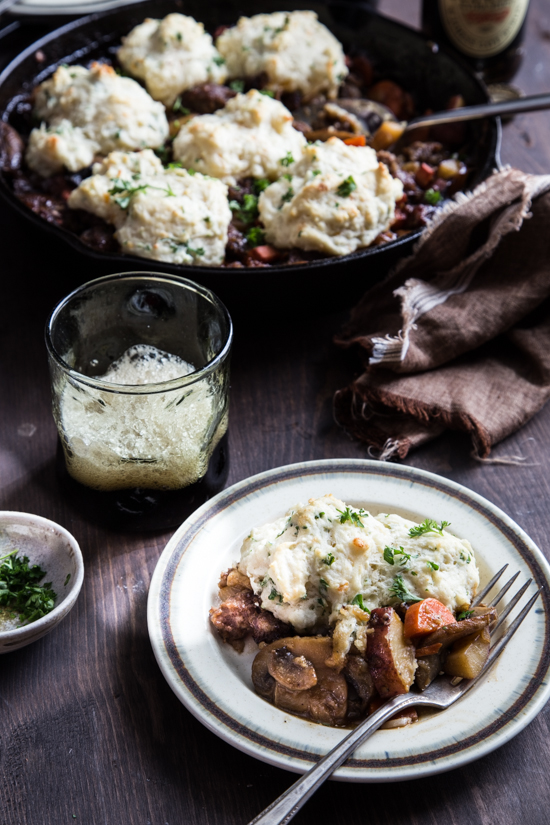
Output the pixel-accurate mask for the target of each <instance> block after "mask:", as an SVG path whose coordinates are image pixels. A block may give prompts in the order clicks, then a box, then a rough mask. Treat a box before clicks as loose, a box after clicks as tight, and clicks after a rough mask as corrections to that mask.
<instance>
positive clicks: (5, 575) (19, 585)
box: [0, 549, 68, 624]
mask: <svg viewBox="0 0 550 825" xmlns="http://www.w3.org/2000/svg"><path fill="white" fill-rule="evenodd" d="M17 553H18V550H17V549H16V550H12V551H11V553H7V554H6V555H5V556H2V557H1V558H0V607H6V608H8V610H10V611H12V617H13V618H15V617H16V616H17V614H18V615H19V618H20V619H21V624H30V623H31V622H35V621H36V620H37V619H41V618H42V616H45V615H46V614H47V613H49V612H50V611H51V610H53V608H54V606H55V600H56V599H57V594H56V593H54V591H53V590H52V583H51V582H46V583H45V584H38V582H39V581H41V580H42V579H43V578H44V576H45V575H46V572H45V571H44V570H42V568H41V567H40V566H39V565H38V564H34V565H32V566H29V559H28V556H22V557H20V556H18V555H17ZM67 581H68V579H67V580H66V581H65V584H66V583H67Z"/></svg>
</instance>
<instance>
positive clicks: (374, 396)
mask: <svg viewBox="0 0 550 825" xmlns="http://www.w3.org/2000/svg"><path fill="white" fill-rule="evenodd" d="M535 199H536V200H535ZM335 341H336V343H337V344H338V345H340V346H342V347H350V346H352V345H359V346H360V347H361V348H362V349H361V356H362V359H363V361H364V364H365V371H364V372H363V374H362V375H361V376H360V377H359V378H358V379H357V380H356V381H354V382H353V383H352V384H351V385H350V386H349V387H347V388H345V389H342V390H339V391H338V392H337V393H336V395H335V397H334V411H335V416H336V419H337V421H338V422H339V423H340V424H342V425H343V426H344V427H345V428H346V429H347V430H348V431H349V432H350V433H352V434H353V435H355V436H356V437H357V438H360V439H361V440H363V441H365V442H367V444H369V445H370V446H371V447H372V448H374V449H375V450H377V451H378V455H379V457H380V458H383V459H387V458H391V457H392V456H399V457H400V458H403V457H404V456H405V455H406V454H407V453H408V451H409V449H410V448H411V447H414V446H418V445H420V444H423V443H424V442H426V441H428V440H430V439H432V438H434V437H435V436H437V435H439V434H440V433H442V432H443V431H444V430H445V429H447V428H450V429H457V430H465V431H467V432H468V433H470V435H471V437H472V440H473V443H474V454H475V455H477V456H478V457H480V458H485V457H487V456H488V455H489V453H490V451H491V447H492V446H493V444H496V443H497V442H498V441H501V440H502V439H503V438H505V437H506V436H508V435H510V434H511V433H513V432H514V431H515V430H517V429H518V428H519V427H521V426H522V425H523V424H525V422H526V421H528V420H529V419H530V418H531V417H532V416H533V415H534V414H535V413H536V412H537V411H538V410H539V409H540V408H541V407H542V406H543V404H544V403H545V401H546V400H547V399H548V398H549V397H550V175H527V174H525V173H523V172H520V171H518V170H517V169H505V170H503V171H501V172H497V173H495V174H494V175H493V176H492V177H491V178H489V179H488V180H487V181H486V182H485V183H483V184H481V185H480V186H479V187H477V189H475V190H474V192H473V193H469V194H468V195H464V194H461V195H458V196H457V197H456V200H455V201H453V202H451V203H450V204H448V205H447V207H446V208H445V209H444V210H442V212H441V213H440V215H439V216H438V217H437V218H436V219H435V220H434V221H433V222H432V223H431V224H430V226H429V227H428V228H427V229H426V230H425V232H424V234H423V236H422V238H421V240H420V241H419V243H418V245H417V247H416V249H415V250H414V253H413V255H412V256H411V257H410V258H407V259H405V260H404V261H402V262H400V264H399V265H398V266H397V267H396V268H395V269H394V270H393V272H391V273H390V275H389V276H388V278H387V279H386V280H385V281H384V282H382V283H381V284H378V285H376V286H375V287H373V288H372V289H370V290H369V291H368V292H367V293H366V294H365V295H364V296H363V298H362V299H361V301H360V302H359V304H358V306H357V307H355V309H354V310H353V311H352V314H351V318H350V321H349V323H348V324H347V326H346V327H345V328H344V329H343V330H342V332H341V333H340V335H339V336H337V337H336V339H335Z"/></svg>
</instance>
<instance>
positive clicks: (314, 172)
mask: <svg viewBox="0 0 550 825" xmlns="http://www.w3.org/2000/svg"><path fill="white" fill-rule="evenodd" d="M311 174H312V175H313V177H315V176H316V175H320V174H321V170H320V169H314V170H313V172H312V173H311Z"/></svg>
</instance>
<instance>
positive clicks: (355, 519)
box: [336, 507, 368, 527]
mask: <svg viewBox="0 0 550 825" xmlns="http://www.w3.org/2000/svg"><path fill="white" fill-rule="evenodd" d="M336 512H337V513H340V524H345V523H346V521H349V522H350V523H351V524H355V526H356V527H364V526H365V525H364V524H363V522H362V521H361V518H360V516H361V517H363V518H364V517H365V516H368V513H367V512H366V511H365V510H362V509H361V510H358V511H357V512H355V511H354V510H352V509H351V508H350V507H346V509H345V510H338V509H337V510H336Z"/></svg>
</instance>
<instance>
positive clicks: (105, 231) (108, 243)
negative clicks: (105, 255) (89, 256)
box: [80, 224, 120, 252]
mask: <svg viewBox="0 0 550 825" xmlns="http://www.w3.org/2000/svg"><path fill="white" fill-rule="evenodd" d="M114 233H115V228H114V226H108V225H107V224H104V225H98V226H91V227H89V228H88V229H85V230H84V232H82V234H81V235H80V240H81V241H82V242H83V243H85V244H86V246H90V247H91V248H92V249H97V250H98V252H119V251H120V247H119V245H118V241H117V240H116V239H115V238H114Z"/></svg>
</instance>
